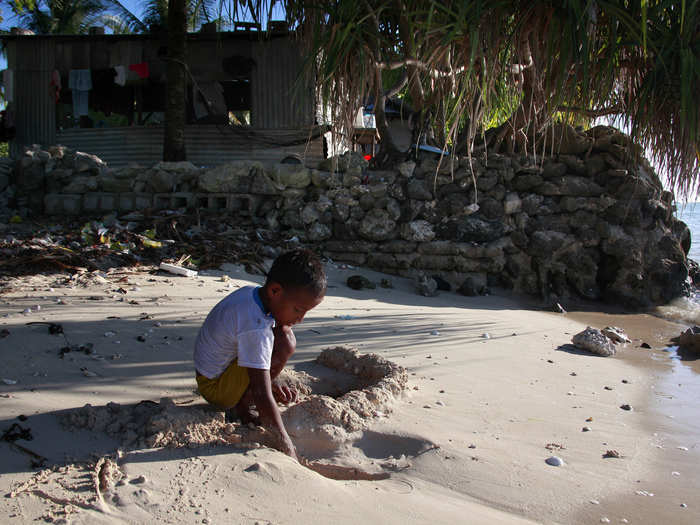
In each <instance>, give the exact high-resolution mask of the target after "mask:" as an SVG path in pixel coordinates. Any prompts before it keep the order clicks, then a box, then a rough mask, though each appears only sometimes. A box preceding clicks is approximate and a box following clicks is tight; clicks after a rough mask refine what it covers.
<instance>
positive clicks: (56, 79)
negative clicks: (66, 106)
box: [49, 69, 61, 104]
mask: <svg viewBox="0 0 700 525" xmlns="http://www.w3.org/2000/svg"><path fill="white" fill-rule="evenodd" d="M49 86H50V88H51V93H52V94H53V96H54V100H55V101H56V104H58V100H59V99H60V98H61V73H59V72H58V70H57V69H54V70H53V71H52V72H51V83H50V84H49Z"/></svg>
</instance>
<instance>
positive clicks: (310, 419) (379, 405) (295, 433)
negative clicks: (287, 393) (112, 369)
mask: <svg viewBox="0 0 700 525" xmlns="http://www.w3.org/2000/svg"><path fill="white" fill-rule="evenodd" d="M316 362H317V364H319V365H322V366H323V367H326V368H327V369H329V371H330V372H333V373H335V374H336V375H340V374H342V373H345V374H350V375H352V376H353V378H355V381H353V383H355V384H357V385H361V386H362V388H361V389H359V390H350V391H348V392H346V393H344V394H342V395H341V396H340V397H338V398H337V399H334V398H333V397H330V396H327V395H319V394H316V393H314V392H315V387H316V386H318V385H320V384H321V381H320V380H319V379H318V378H316V377H314V376H312V375H310V374H308V373H305V372H295V371H292V370H290V371H286V372H285V375H284V381H285V382H287V384H289V385H290V386H294V387H295V388H296V389H297V390H298V391H299V393H300V399H301V401H300V402H299V403H298V404H296V405H294V406H292V407H289V408H288V409H287V410H285V411H284V413H283V415H282V417H283V419H284V422H285V425H286V426H287V429H288V431H289V433H290V434H291V435H292V438H293V439H294V441H295V443H296V444H297V447H298V448H299V451H300V453H302V454H305V453H313V455H314V456H318V455H319V453H322V452H323V451H328V450H333V449H336V448H337V447H338V446H339V445H340V444H342V443H344V442H346V441H348V440H349V439H350V438H351V434H352V433H353V432H357V431H360V430H363V429H365V428H367V427H368V426H369V424H370V422H371V421H372V418H373V417H376V416H380V415H384V414H387V413H388V412H390V410H391V404H392V403H393V401H394V400H395V398H396V397H397V396H399V395H400V394H401V392H402V391H403V390H404V389H405V387H406V382H407V380H408V376H407V374H406V371H405V369H403V368H402V367H400V366H398V365H396V364H394V363H392V362H390V361H387V360H386V359H384V358H382V357H380V356H378V355H376V354H366V355H361V354H360V353H359V352H358V351H357V350H356V349H354V348H350V347H335V348H328V349H325V350H324V351H323V352H322V353H321V354H320V355H319V357H318V358H317V360H316ZM331 377H332V376H331ZM327 383H328V381H325V383H324V385H323V389H327V388H328V384H327ZM331 383H332V381H331ZM343 383H346V381H343ZM323 389H321V390H323ZM331 389H333V386H332V385H331ZM335 389H336V390H337V387H336V388H335ZM61 422H62V424H63V425H64V427H65V428H67V429H81V428H82V429H88V430H92V431H97V432H104V433H106V434H108V435H109V436H111V437H113V438H115V439H117V440H118V441H120V442H121V443H122V446H124V447H125V448H129V449H138V448H156V447H175V448H177V447H200V446H206V445H231V444H241V443H246V442H247V443H252V442H260V443H264V444H266V445H272V446H274V437H273V436H270V434H269V433H268V432H264V431H262V430H261V429H249V428H248V427H245V426H241V425H239V424H237V423H227V422H226V420H225V417H224V414H223V412H218V411H216V410H214V409H212V408H210V407H209V406H207V405H201V404H198V405H194V406H182V405H176V404H175V403H174V402H173V401H172V400H171V399H169V398H163V399H161V401H160V403H156V402H154V401H141V402H140V403H138V404H136V405H120V404H118V403H108V404H107V405H105V406H101V407H95V406H92V405H89V404H88V405H85V406H83V407H82V408H79V409H76V410H73V411H70V412H68V413H66V414H64V415H62V416H61Z"/></svg>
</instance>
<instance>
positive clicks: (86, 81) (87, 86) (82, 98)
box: [68, 69, 92, 117]
mask: <svg viewBox="0 0 700 525" xmlns="http://www.w3.org/2000/svg"><path fill="white" fill-rule="evenodd" d="M68 87H69V88H70V89H71V91H72V95H73V117H82V116H83V115H87V114H88V93H89V91H90V90H91V89H92V74H91V72H90V70H89V69H71V70H70V74H69V75H68Z"/></svg>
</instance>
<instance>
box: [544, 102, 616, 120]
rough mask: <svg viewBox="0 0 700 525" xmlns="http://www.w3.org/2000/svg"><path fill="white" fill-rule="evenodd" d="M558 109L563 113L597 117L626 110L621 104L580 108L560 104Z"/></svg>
mask: <svg viewBox="0 0 700 525" xmlns="http://www.w3.org/2000/svg"><path fill="white" fill-rule="evenodd" d="M557 111H561V112H562V113H578V114H579V115H585V116H587V117H591V118H597V117H605V116H606V115H615V114H617V113H622V112H623V111H624V108H623V107H622V106H621V105H620V104H616V105H614V106H610V107H607V108H600V109H588V108H579V107H576V106H559V107H557Z"/></svg>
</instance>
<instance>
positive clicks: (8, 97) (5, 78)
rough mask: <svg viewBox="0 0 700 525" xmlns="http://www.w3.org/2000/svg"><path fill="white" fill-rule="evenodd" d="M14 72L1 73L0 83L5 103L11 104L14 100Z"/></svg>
mask: <svg viewBox="0 0 700 525" xmlns="http://www.w3.org/2000/svg"><path fill="white" fill-rule="evenodd" d="M14 78H15V75H14V72H13V71H12V70H11V69H5V70H4V71H3V72H2V83H3V85H4V86H5V102H12V101H13V100H14V98H15V84H14Z"/></svg>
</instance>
